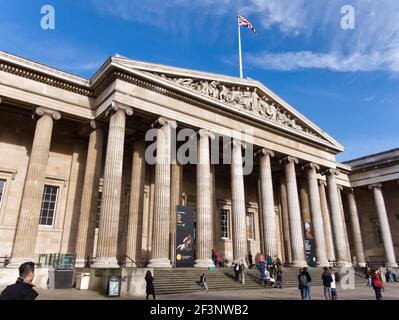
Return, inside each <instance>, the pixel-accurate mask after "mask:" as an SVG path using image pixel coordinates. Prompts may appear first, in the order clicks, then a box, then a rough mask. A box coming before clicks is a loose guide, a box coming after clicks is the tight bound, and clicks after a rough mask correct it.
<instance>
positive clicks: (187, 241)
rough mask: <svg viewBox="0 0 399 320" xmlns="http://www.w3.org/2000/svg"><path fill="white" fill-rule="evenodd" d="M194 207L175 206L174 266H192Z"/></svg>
mask: <svg viewBox="0 0 399 320" xmlns="http://www.w3.org/2000/svg"><path fill="white" fill-rule="evenodd" d="M194 248H195V240H194V208H192V207H188V206H176V267H177V268H179V267H193V266H194Z"/></svg>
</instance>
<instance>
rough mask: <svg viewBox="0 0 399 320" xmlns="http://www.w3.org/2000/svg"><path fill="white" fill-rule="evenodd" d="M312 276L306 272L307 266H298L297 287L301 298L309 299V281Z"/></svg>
mask: <svg viewBox="0 0 399 320" xmlns="http://www.w3.org/2000/svg"><path fill="white" fill-rule="evenodd" d="M311 282H312V278H311V276H310V274H309V272H308V268H306V267H304V268H300V269H299V273H298V284H299V285H298V289H299V290H300V291H301V298H302V300H306V299H308V300H311V299H312V298H311V296H310V283H311Z"/></svg>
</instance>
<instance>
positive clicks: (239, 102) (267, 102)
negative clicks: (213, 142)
mask: <svg viewBox="0 0 399 320" xmlns="http://www.w3.org/2000/svg"><path fill="white" fill-rule="evenodd" d="M157 75H158V76H159V77H161V78H164V79H166V80H168V81H172V82H174V83H176V84H178V85H180V86H183V87H185V88H189V89H191V90H193V91H195V92H197V93H200V94H202V95H205V96H208V97H211V98H213V99H215V100H218V101H220V102H223V103H227V104H229V105H232V106H234V107H236V108H238V109H240V110H245V111H247V112H250V113H252V114H254V115H256V116H258V117H260V118H262V119H266V120H270V121H272V122H275V123H278V124H280V125H283V126H286V127H289V128H291V129H294V130H296V131H299V132H303V133H305V134H308V135H310V136H313V137H317V138H321V136H320V135H318V134H317V132H315V131H313V130H311V129H309V128H308V127H306V125H304V124H303V123H301V121H300V120H299V119H298V118H297V117H296V116H294V115H293V114H292V113H290V112H288V111H287V110H286V109H285V108H284V107H283V106H282V105H280V104H279V103H278V102H277V101H275V100H273V99H272V98H271V97H269V96H267V95H266V94H264V93H262V92H261V91H260V90H259V89H258V88H257V87H252V86H244V87H243V86H239V85H229V84H227V83H222V82H220V81H217V80H213V81H207V80H197V79H192V78H176V77H170V76H167V75H165V74H163V73H162V74H157Z"/></svg>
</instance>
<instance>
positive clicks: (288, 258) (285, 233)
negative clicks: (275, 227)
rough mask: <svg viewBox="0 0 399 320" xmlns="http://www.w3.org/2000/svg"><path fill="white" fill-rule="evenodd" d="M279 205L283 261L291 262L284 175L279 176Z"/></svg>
mask: <svg viewBox="0 0 399 320" xmlns="http://www.w3.org/2000/svg"><path fill="white" fill-rule="evenodd" d="M280 205H281V215H282V222H283V238H284V251H285V261H284V262H285V263H289V264H290V263H292V250H291V237H290V221H289V214H288V201H287V186H286V183H285V177H284V175H281V176H280Z"/></svg>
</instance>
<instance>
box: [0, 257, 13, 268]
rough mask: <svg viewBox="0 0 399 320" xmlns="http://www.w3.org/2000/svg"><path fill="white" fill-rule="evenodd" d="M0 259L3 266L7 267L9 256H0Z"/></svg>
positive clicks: (9, 260)
mask: <svg viewBox="0 0 399 320" xmlns="http://www.w3.org/2000/svg"><path fill="white" fill-rule="evenodd" d="M0 259H2V260H3V262H1V263H2V264H3V268H5V267H7V266H8V265H9V264H10V262H11V257H9V256H7V255H5V256H4V257H0Z"/></svg>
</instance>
